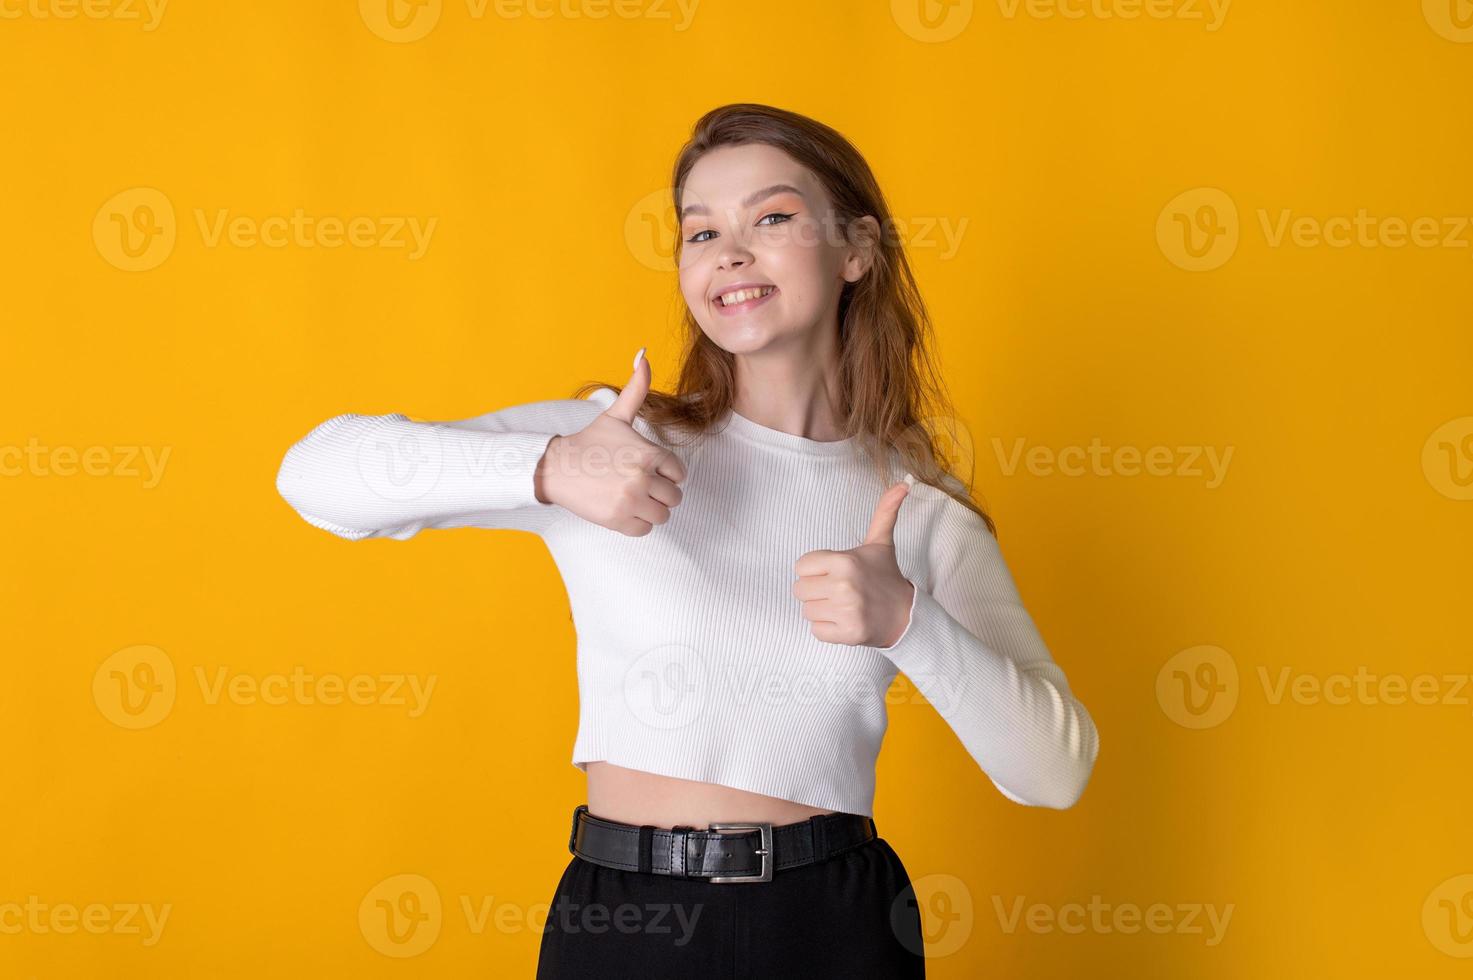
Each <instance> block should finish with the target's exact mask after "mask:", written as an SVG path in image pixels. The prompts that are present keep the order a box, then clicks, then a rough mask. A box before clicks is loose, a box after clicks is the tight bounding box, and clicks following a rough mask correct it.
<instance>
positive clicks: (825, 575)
mask: <svg viewBox="0 0 1473 980" xmlns="http://www.w3.org/2000/svg"><path fill="white" fill-rule="evenodd" d="M909 492H910V484H909V483H904V482H902V483H897V484H895V485H894V486H892V487H891V488H890V489H888V490H886V491H885V495H884V496H883V497H881V498H880V503H879V505H878V506H877V507H876V508H875V516H874V518H873V519H871V521H870V525H869V531H868V533H866V534H865V536H864V541H863V542H862V543H861V544H860V545H859V547H857V548H850V549H849V550H848V551H832V550H829V549H819V550H817V551H810V552H808V553H807V554H805V555H803V556H802V557H801V558H799V559H798V561H797V562H796V563H795V564H794V566H793V570H794V571H795V572H797V573H798V581H796V582H794V583H793V595H794V596H796V597H797V598H799V599H801V600H802V601H803V618H804V619H807V620H809V622H810V623H811V624H812V625H811V627H810V628H811V629H812V630H813V635H814V636H816V637H818V638H819V639H820V640H823V641H824V642H826V643H847V644H850V645H851V646H872V647H888V646H890V645H891V644H893V643H895V641H897V640H899V639H900V636H901V634H902V633H904V632H905V628H906V626H907V625H909V620H910V607H911V603H912V600H913V599H914V597H915V586H914V585H912V584H911V583H910V581H909V580H907V579H906V578H905V576H903V575H901V574H900V565H899V564H897V563H896V561H895V518H896V517H897V516H898V515H899V513H900V504H901V502H902V501H904V500H905V495H906V494H907V493H909Z"/></svg>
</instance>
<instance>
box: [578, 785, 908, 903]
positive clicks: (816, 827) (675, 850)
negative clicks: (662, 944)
mask: <svg viewBox="0 0 1473 980" xmlns="http://www.w3.org/2000/svg"><path fill="white" fill-rule="evenodd" d="M878 836H879V831H878V828H877V827H876V826H875V821H874V818H873V817H866V816H862V815H860V814H857V813H823V814H815V815H814V816H812V817H809V818H808V819H807V820H801V821H798V822H797V823H789V824H781V825H779V826H776V827H774V826H773V825H772V824H770V823H713V824H711V825H710V826H709V827H707V828H706V829H704V830H702V829H698V828H695V827H686V826H678V827H674V828H671V829H669V830H665V829H662V828H659V827H654V826H650V825H643V826H641V825H637V824H628V823H619V822H618V821H616V820H605V819H604V818H603V817H595V816H594V815H593V814H591V813H589V812H588V805H587V804H579V805H578V806H577V807H575V808H574V810H573V828H572V832H571V833H570V834H569V835H568V850H569V851H571V852H572V853H573V854H574V855H576V856H577V857H580V858H582V859H583V860H585V861H591V862H593V863H594V864H601V865H603V866H604V867H607V868H617V869H618V870H621V871H638V872H641V873H644V874H657V875H668V876H669V877H672V878H698V879H704V880H706V881H709V882H711V883H712V884H715V885H725V884H735V883H739V882H740V883H746V882H762V881H771V880H772V876H773V872H775V871H786V870H788V869H790V868H798V867H802V866H803V865H806V864H814V863H816V862H818V861H824V860H827V859H829V858H831V857H834V856H835V855H837V854H839V853H841V852H843V851H846V850H849V849H850V848H852V847H858V846H859V845H861V844H866V843H868V842H869V841H872V840H874V839H875V838H876V837H878Z"/></svg>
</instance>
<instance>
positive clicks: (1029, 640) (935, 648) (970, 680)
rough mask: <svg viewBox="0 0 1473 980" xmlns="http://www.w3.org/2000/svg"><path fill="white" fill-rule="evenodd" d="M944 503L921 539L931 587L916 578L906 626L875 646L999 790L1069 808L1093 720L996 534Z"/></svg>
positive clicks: (1090, 745)
mask: <svg viewBox="0 0 1473 980" xmlns="http://www.w3.org/2000/svg"><path fill="white" fill-rule="evenodd" d="M943 505H944V506H943V508H942V511H941V513H940V515H939V516H938V517H937V523H936V526H935V528H934V529H933V531H932V538H931V545H930V553H931V562H930V566H931V571H930V574H931V590H930V591H926V590H925V589H923V588H921V587H920V585H919V584H916V586H915V595H914V596H913V598H912V600H911V611H910V621H909V623H908V624H907V626H906V628H905V632H903V633H902V634H901V635H900V639H898V640H896V641H895V643H893V644H892V645H890V646H888V647H878V648H877V649H879V650H880V652H882V653H884V654H885V655H886V656H887V657H889V658H890V660H891V661H892V662H893V663H894V664H895V665H896V666H897V667H898V668H899V669H900V670H902V671H903V672H904V673H905V675H906V676H907V677H909V678H910V679H911V681H912V682H913V683H914V684H915V685H916V686H917V687H918V688H920V690H921V692H922V693H923V694H925V696H926V699H927V700H928V701H930V702H931V704H932V705H933V706H934V707H935V708H936V710H937V711H938V712H939V713H940V714H941V716H942V717H943V718H944V719H945V720H946V722H947V724H948V725H950V726H951V728H952V730H953V731H955V732H956V734H957V735H958V737H960V739H961V741H962V744H963V745H965V746H966V749H967V752H968V753H970V754H971V756H972V758H973V759H974V760H976V762H977V765H979V766H980V767H981V768H982V770H983V771H984V772H985V773H986V774H987V776H988V778H990V779H991V780H992V783H993V785H995V786H996V787H997V788H998V790H999V791H1000V792H1001V793H1002V794H1003V795H1004V796H1006V797H1007V798H1008V799H1010V800H1013V801H1014V802H1016V803H1022V804H1024V805H1025V806H1044V807H1051V808H1053V809H1058V810H1062V809H1067V808H1068V807H1071V806H1073V805H1074V804H1075V802H1077V801H1078V799H1079V797H1080V795H1081V794H1082V793H1083V792H1084V787H1085V784H1086V783H1088V782H1089V777H1090V773H1091V771H1092V770H1093V768H1094V762H1095V756H1096V755H1097V754H1098V753H1099V735H1098V733H1097V732H1096V730H1095V724H1094V720H1093V719H1091V718H1090V716H1089V712H1088V711H1086V710H1085V708H1084V705H1083V704H1081V703H1080V702H1079V701H1078V699H1076V698H1075V697H1074V696H1073V694H1072V693H1071V692H1070V690H1069V682H1068V680H1067V679H1065V677H1064V672H1063V670H1061V669H1060V668H1059V666H1058V664H1056V663H1055V662H1054V660H1053V657H1052V656H1050V654H1049V651H1048V647H1046V646H1045V645H1044V642H1043V638H1042V637H1041V636H1040V635H1039V633H1038V629H1037V628H1036V627H1035V626H1034V624H1033V619H1032V617H1030V616H1029V615H1028V611H1027V610H1026V609H1025V608H1024V607H1023V603H1022V600H1021V599H1020V598H1019V596H1018V590H1017V588H1016V587H1015V585H1014V583H1013V578H1012V574H1011V573H1010V572H1009V570H1008V567H1007V565H1006V563H1005V562H1004V561H1003V557H1002V552H1001V550H1000V549H999V547H998V543H997V539H996V538H995V537H993V536H992V534H991V532H989V531H988V530H987V526H986V525H985V524H984V523H983V522H982V519H981V518H980V517H978V516H977V515H976V514H975V513H973V512H972V511H970V510H968V509H967V508H965V507H963V506H961V505H960V504H957V503H956V502H955V501H943ZM912 584H915V583H912Z"/></svg>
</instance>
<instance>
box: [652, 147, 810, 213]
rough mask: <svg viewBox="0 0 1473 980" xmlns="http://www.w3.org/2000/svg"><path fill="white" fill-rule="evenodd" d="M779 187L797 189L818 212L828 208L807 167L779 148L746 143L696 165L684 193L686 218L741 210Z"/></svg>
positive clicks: (721, 149)
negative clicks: (757, 195) (760, 194)
mask: <svg viewBox="0 0 1473 980" xmlns="http://www.w3.org/2000/svg"><path fill="white" fill-rule="evenodd" d="M777 184H787V185H789V186H791V187H792V188H794V189H795V190H796V191H797V192H798V193H799V194H801V195H802V196H803V198H804V199H805V200H806V201H807V202H808V204H809V206H810V207H812V208H814V209H820V208H823V207H825V206H826V204H827V200H828V198H827V195H826V194H825V193H824V190H823V185H822V184H821V183H819V181H818V180H817V178H815V177H814V176H813V174H812V172H811V171H809V169H808V168H807V167H805V166H803V165H802V164H801V163H799V162H798V161H797V160H794V159H793V158H792V157H790V156H788V155H787V154H786V153H784V152H783V151H782V150H780V149H778V148H777V147H775V146H769V145H767V144H766V143H745V144H742V145H741V146H719V147H717V148H716V149H714V150H711V151H709V152H707V153H705V154H703V155H702V156H701V158H700V159H699V160H697V161H696V162H695V164H694V165H693V166H692V167H691V169H690V172H689V173H688V174H687V175H686V178H685V186H684V188H683V189H682V193H681V201H680V206H681V209H682V214H691V213H695V214H706V213H708V212H709V213H711V214H714V215H720V214H721V213H723V212H725V211H726V210H728V209H733V210H741V209H742V208H743V207H745V206H746V205H745V203H744V202H745V201H746V200H747V199H748V198H750V197H751V196H752V195H754V194H755V193H758V192H760V191H762V190H763V189H765V188H769V187H772V186H774V185H777ZM774 196H776V195H774Z"/></svg>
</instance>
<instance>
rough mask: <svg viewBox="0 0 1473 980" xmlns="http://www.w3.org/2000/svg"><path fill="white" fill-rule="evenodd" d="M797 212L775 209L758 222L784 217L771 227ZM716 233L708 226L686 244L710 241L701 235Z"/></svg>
mask: <svg viewBox="0 0 1473 980" xmlns="http://www.w3.org/2000/svg"><path fill="white" fill-rule="evenodd" d="M797 213H798V212H796V211H794V212H792V213H789V214H783V213H782V212H781V211H774V212H772V213H771V214H764V215H763V216H762V218H761V219H760V220H759V221H758V222H757V223H758V224H759V225H760V224H762V223H763V222H764V221H766V220H767V219H768V218H781V219H782V221H775V222H773V223H772V224H770V225H768V226H767V227H769V228H771V227H772V226H773V225H780V224H785V223H786V222H787V221H788V219H790V218H792V217H793V216H794V215H796V214H797ZM714 234H715V232H713V231H711V229H709V228H707V229H705V230H704V231H698V232H696V233H695V234H694V235H692V236H690V237H689V238H687V239H686V240H685V241H686V244H687V245H699V244H701V243H702V242H707V241H710V239H709V238H702V237H701V236H702V235H714Z"/></svg>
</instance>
